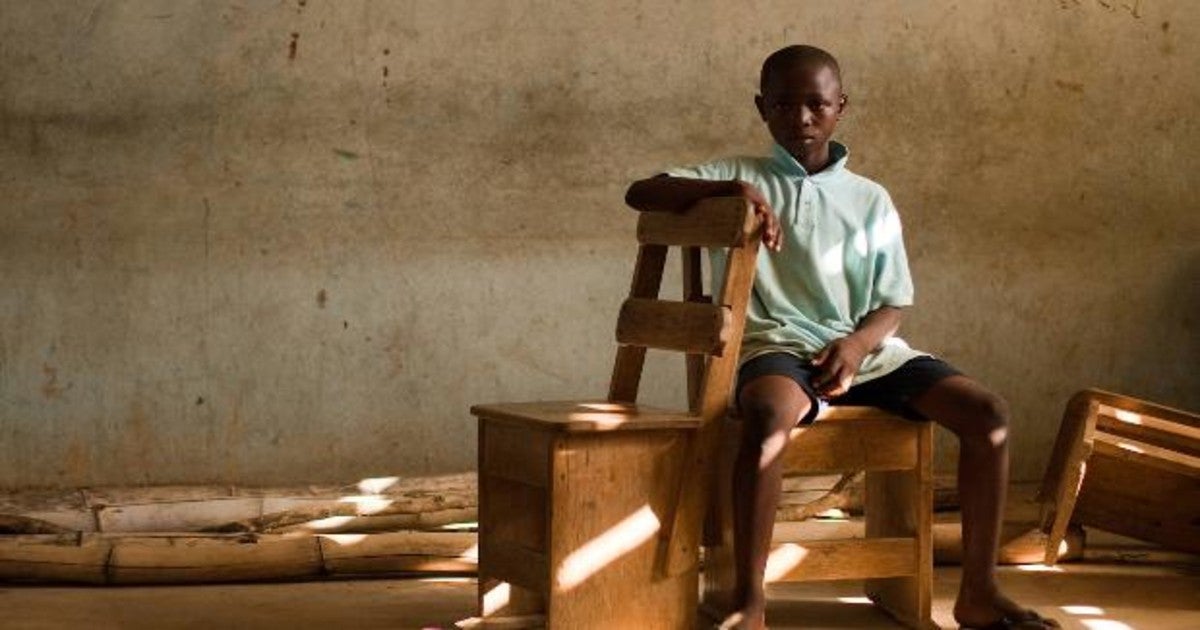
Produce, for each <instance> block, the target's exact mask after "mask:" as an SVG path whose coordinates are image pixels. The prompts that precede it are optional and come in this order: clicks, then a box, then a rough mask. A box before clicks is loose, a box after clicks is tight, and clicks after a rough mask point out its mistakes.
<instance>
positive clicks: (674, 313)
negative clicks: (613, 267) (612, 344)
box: [617, 298, 733, 356]
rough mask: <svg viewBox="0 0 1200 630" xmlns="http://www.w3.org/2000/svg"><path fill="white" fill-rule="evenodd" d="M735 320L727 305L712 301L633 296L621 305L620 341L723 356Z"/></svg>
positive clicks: (618, 333) (618, 322)
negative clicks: (670, 299)
mask: <svg viewBox="0 0 1200 630" xmlns="http://www.w3.org/2000/svg"><path fill="white" fill-rule="evenodd" d="M732 320H733V316H732V314H731V313H730V311H729V309H728V308H724V307H720V306H716V305H713V304H703V303H699V302H668V301H664V300H648V299H643V298H630V299H628V300H625V303H624V304H623V305H621V314H620V316H619V318H618V319H617V342H618V343H620V344H623V345H630V346H644V347H647V348H657V349H659V350H676V351H679V352H691V353H704V354H711V355H715V356H721V353H722V352H723V351H724V349H725V344H727V343H728V342H729V338H730V330H731V328H732V326H733V321H732Z"/></svg>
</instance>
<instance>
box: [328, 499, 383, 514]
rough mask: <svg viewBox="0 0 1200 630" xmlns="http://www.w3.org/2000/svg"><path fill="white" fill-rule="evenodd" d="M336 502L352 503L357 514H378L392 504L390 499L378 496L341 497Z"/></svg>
mask: <svg viewBox="0 0 1200 630" xmlns="http://www.w3.org/2000/svg"><path fill="white" fill-rule="evenodd" d="M338 503H353V504H354V511H355V512H357V513H358V514H378V513H379V512H382V511H384V510H386V509H388V506H390V505H391V504H392V500H391V499H385V498H383V497H380V496H357V497H342V498H340V499H338Z"/></svg>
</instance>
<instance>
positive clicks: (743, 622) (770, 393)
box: [730, 374, 813, 628]
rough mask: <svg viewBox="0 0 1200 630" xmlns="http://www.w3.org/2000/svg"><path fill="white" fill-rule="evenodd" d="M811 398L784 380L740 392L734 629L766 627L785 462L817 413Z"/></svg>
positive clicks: (770, 377) (763, 379)
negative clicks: (768, 574)
mask: <svg viewBox="0 0 1200 630" xmlns="http://www.w3.org/2000/svg"><path fill="white" fill-rule="evenodd" d="M810 396H811V395H810V394H809V393H808V392H806V391H805V390H804V389H803V388H801V387H800V385H799V384H798V383H797V382H796V380H795V379H794V378H793V377H791V376H784V375H780V374H763V375H761V376H756V377H753V378H751V379H749V380H747V381H745V382H744V383H743V384H742V385H741V387H740V389H739V395H738V405H739V407H740V408H741V413H742V438H741V444H740V446H739V449H738V456H737V460H736V461H735V463H734V471H733V512H734V514H733V518H734V521H733V526H734V566H735V568H736V572H737V584H736V587H735V590H734V602H735V605H736V606H737V607H738V614H737V615H735V617H732V618H731V620H730V621H733V622H734V623H736V625H735V626H733V627H737V628H761V627H763V624H764V621H765V620H764V614H765V611H766V597H765V594H764V591H763V572H764V571H765V569H766V565H767V555H768V554H769V553H770V550H771V533H772V530H773V529H774V526H775V509H776V507H777V506H778V504H779V495H780V489H781V486H782V479H783V466H782V458H781V457H780V456H781V455H782V453H783V451H784V449H785V448H786V447H787V444H788V435H789V433H790V432H791V430H792V428H793V427H795V426H796V422H797V420H799V419H800V418H804V417H806V416H807V415H808V412H809V410H810V409H812V406H813V403H812V399H811V398H810Z"/></svg>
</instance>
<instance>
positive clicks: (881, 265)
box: [868, 192, 913, 311]
mask: <svg viewBox="0 0 1200 630" xmlns="http://www.w3.org/2000/svg"><path fill="white" fill-rule="evenodd" d="M880 203H881V204H882V208H881V210H882V211H881V212H879V213H876V215H875V217H876V218H875V221H874V222H873V223H872V225H871V229H870V238H871V245H872V247H871V249H872V250H873V251H874V252H875V256H874V264H873V269H872V271H873V275H874V277H873V278H872V283H871V296H870V300H869V309H868V310H869V311H873V310H875V309H877V308H880V307H883V306H896V307H901V306H911V305H912V303H913V282H912V276H911V275H910V274H909V271H908V255H907V253H906V252H905V251H904V236H903V230H902V229H901V227H900V214H899V213H898V212H896V207H895V206H894V205H893V204H892V200H891V197H889V196H888V195H887V193H886V192H884V193H883V196H882V199H881V200H880Z"/></svg>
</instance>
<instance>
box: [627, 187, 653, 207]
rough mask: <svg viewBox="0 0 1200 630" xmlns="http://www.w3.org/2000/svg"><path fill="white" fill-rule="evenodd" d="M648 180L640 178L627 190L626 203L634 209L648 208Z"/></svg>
mask: <svg viewBox="0 0 1200 630" xmlns="http://www.w3.org/2000/svg"><path fill="white" fill-rule="evenodd" d="M646 182H647V180H644V179H639V180H638V181H636V182H633V183H632V184H630V185H629V188H627V189H626V190H625V205H627V206H629V207H630V208H633V209H634V210H646V209H647V208H646V206H647V204H648V200H647V194H646Z"/></svg>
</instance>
